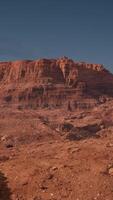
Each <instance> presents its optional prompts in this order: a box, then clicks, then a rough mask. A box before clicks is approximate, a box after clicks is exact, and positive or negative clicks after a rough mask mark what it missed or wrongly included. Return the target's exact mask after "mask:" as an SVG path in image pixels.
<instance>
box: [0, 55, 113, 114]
mask: <svg viewBox="0 0 113 200" xmlns="http://www.w3.org/2000/svg"><path fill="white" fill-rule="evenodd" d="M112 88H113V75H112V74H111V73H110V72H109V71H108V70H106V69H105V68H104V66H103V65H100V64H88V63H85V62H75V61H73V60H72V59H69V58H67V57H63V58H59V59H39V60H22V61H13V62H11V61H10V62H0V104H1V106H15V107H16V108H20V109H23V108H31V109H37V108H60V107H62V108H63V107H64V108H66V109H72V110H75V109H77V108H83V109H87V108H92V107H94V106H95V105H98V104H101V103H104V102H106V101H108V100H110V99H112V98H113V89H112Z"/></svg>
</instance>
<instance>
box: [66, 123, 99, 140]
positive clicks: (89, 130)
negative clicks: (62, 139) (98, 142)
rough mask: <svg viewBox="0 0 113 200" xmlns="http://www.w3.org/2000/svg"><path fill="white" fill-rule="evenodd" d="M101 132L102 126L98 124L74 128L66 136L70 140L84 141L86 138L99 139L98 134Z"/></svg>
mask: <svg viewBox="0 0 113 200" xmlns="http://www.w3.org/2000/svg"><path fill="white" fill-rule="evenodd" d="M100 130H101V126H100V125H98V124H93V125H87V126H84V127H76V128H73V129H72V130H71V131H70V132H69V133H68V134H67V136H66V139H68V140H82V139H86V138H91V137H95V138H99V137H100V135H99V134H98V132H99V131H100Z"/></svg>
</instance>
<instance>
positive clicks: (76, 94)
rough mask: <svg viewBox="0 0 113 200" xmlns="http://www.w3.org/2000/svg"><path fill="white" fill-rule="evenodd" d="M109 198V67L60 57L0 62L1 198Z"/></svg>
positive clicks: (112, 96) (112, 109) (112, 92)
mask: <svg viewBox="0 0 113 200" xmlns="http://www.w3.org/2000/svg"><path fill="white" fill-rule="evenodd" d="M63 199H64V200H113V75H112V74H111V73H110V72H108V71H107V70H106V69H105V68H104V67H103V66H102V65H96V64H87V63H83V62H81V63H80V62H75V61H72V60H71V59H68V58H66V57H63V58H61V59H52V60H47V59H42V60H37V61H15V62H4V63H3V62H2V63H0V200H63Z"/></svg>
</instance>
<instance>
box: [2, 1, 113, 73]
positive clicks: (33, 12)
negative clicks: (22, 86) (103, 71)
mask: <svg viewBox="0 0 113 200" xmlns="http://www.w3.org/2000/svg"><path fill="white" fill-rule="evenodd" d="M64 55H65V56H68V57H71V58H73V59H75V60H81V61H87V62H93V63H103V64H104V65H105V66H106V67H107V68H108V69H110V70H111V71H112V72H113V0H0V60H1V61H3V60H15V59H37V58H41V57H47V58H53V57H55V58H56V57H61V56H64Z"/></svg>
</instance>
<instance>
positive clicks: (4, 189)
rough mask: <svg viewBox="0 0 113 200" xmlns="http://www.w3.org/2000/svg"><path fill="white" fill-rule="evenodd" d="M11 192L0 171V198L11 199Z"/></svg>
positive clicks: (0, 199)
mask: <svg viewBox="0 0 113 200" xmlns="http://www.w3.org/2000/svg"><path fill="white" fill-rule="evenodd" d="M11 194H12V193H11V190H10V188H9V187H8V181H7V178H6V177H5V175H4V174H3V173H2V172H0V200H11Z"/></svg>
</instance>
